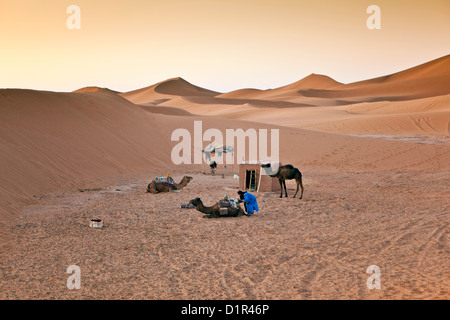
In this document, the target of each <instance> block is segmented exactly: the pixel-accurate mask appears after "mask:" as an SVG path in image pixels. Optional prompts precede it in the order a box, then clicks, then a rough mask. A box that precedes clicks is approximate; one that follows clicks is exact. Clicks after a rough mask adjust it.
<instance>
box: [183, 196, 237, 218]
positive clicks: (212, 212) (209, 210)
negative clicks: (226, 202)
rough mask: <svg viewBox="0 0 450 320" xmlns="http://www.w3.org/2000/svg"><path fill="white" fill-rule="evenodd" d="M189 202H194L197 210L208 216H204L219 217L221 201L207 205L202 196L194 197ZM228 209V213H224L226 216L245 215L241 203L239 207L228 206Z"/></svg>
mask: <svg viewBox="0 0 450 320" xmlns="http://www.w3.org/2000/svg"><path fill="white" fill-rule="evenodd" d="M189 203H190V204H193V205H194V206H195V208H196V209H197V211H200V212H202V213H204V214H207V216H204V218H218V217H219V216H220V207H219V203H216V204H215V205H213V206H212V207H205V206H204V205H203V202H202V200H200V198H195V199H192V200H191V201H189ZM227 210H228V214H227V215H224V217H241V216H242V215H244V210H242V208H241V206H239V205H238V208H237V209H235V208H232V207H228V208H227Z"/></svg>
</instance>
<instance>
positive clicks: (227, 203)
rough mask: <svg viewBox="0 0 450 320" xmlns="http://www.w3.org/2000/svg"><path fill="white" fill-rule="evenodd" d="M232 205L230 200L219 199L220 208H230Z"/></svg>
mask: <svg viewBox="0 0 450 320" xmlns="http://www.w3.org/2000/svg"><path fill="white" fill-rule="evenodd" d="M229 207H232V205H231V202H230V201H229V200H219V208H229Z"/></svg>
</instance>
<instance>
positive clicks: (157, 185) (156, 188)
mask: <svg viewBox="0 0 450 320" xmlns="http://www.w3.org/2000/svg"><path fill="white" fill-rule="evenodd" d="M192 179H193V178H192V177H188V176H184V177H183V179H181V181H180V183H173V184H171V183H167V182H156V181H152V182H150V183H149V184H148V186H147V192H150V193H160V192H169V191H171V190H181V189H183V188H184V187H186V186H187V184H188V183H189V182H190V181H191V180H192Z"/></svg>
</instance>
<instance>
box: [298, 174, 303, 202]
mask: <svg viewBox="0 0 450 320" xmlns="http://www.w3.org/2000/svg"><path fill="white" fill-rule="evenodd" d="M299 182H300V188H302V193H301V194H300V197H299V199H301V198H303V182H302V176H301V174H300V181H299ZM297 188H298V185H297Z"/></svg>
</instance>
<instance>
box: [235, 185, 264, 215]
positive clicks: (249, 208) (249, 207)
mask: <svg viewBox="0 0 450 320" xmlns="http://www.w3.org/2000/svg"><path fill="white" fill-rule="evenodd" d="M238 194H239V198H240V199H239V202H244V207H245V211H246V213H247V215H248V216H250V215H252V214H254V213H255V211H259V208H258V202H256V197H255V196H254V195H252V194H251V193H248V192H246V191H240V190H239V191H238Z"/></svg>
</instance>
